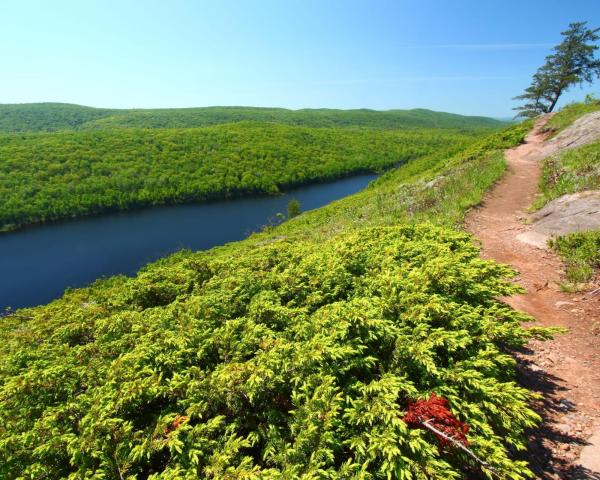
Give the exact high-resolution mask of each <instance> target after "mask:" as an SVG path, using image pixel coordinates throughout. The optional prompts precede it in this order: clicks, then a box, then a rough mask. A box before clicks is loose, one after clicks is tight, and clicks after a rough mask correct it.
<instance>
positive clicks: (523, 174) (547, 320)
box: [466, 117, 600, 480]
mask: <svg viewBox="0 0 600 480" xmlns="http://www.w3.org/2000/svg"><path fill="white" fill-rule="evenodd" d="M547 119H548V118H547V117H545V118H542V119H540V120H539V121H538V122H537V124H536V126H535V127H534V129H533V130H532V132H531V133H530V134H529V135H528V137H527V139H526V142H525V143H524V144H522V145H520V146H518V147H516V148H513V149H510V150H508V151H506V154H505V155H506V160H507V162H508V172H507V174H506V175H505V176H504V178H503V179H502V181H501V182H500V183H498V184H497V185H496V186H495V188H493V189H492V191H491V192H490V193H489V195H488V196H487V197H486V199H485V200H484V202H483V203H482V205H481V206H479V207H478V208H476V209H474V210H472V211H471V212H470V213H469V215H468V216H467V219H466V228H467V230H469V231H470V232H472V233H473V234H474V235H475V236H476V238H478V239H479V240H480V242H481V247H482V255H483V256H484V257H485V258H490V259H494V260H496V261H499V262H502V263H505V264H509V265H512V266H513V267H514V268H515V270H516V271H517V272H518V273H519V275H518V277H517V279H516V280H517V282H518V283H519V284H520V285H521V286H523V287H524V288H525V289H526V293H524V294H522V295H516V296H513V297H510V298H506V299H504V300H505V301H506V302H507V303H508V304H510V305H511V306H513V307H514V308H517V309H519V310H521V311H524V312H527V313H529V314H530V315H532V316H533V317H534V319H535V320H534V322H532V323H531V325H542V326H552V327H554V326H557V327H565V328H567V329H568V332H567V333H564V334H559V335H557V336H556V337H555V338H554V340H550V341H545V342H542V341H537V340H536V341H531V342H530V343H529V344H528V346H527V348H525V349H523V351H521V352H516V353H515V355H516V356H517V359H518V364H519V367H518V370H519V381H520V382H521V383H522V384H523V385H524V386H526V387H527V388H530V389H532V390H535V391H537V392H539V393H540V394H541V397H540V400H538V401H536V404H535V408H536V410H537V411H538V413H539V414H540V415H541V416H542V418H543V423H542V425H541V426H540V428H539V429H537V430H535V431H533V432H531V434H530V442H529V451H528V452H527V454H526V459H527V460H528V461H529V462H530V464H531V468H532V469H533V471H534V472H535V474H536V475H537V477H538V478H549V479H559V478H560V479H563V478H564V479H588V478H589V479H599V480H600V293H599V292H595V293H594V290H596V289H597V288H598V287H599V286H600V278H598V277H597V278H596V279H594V281H593V282H591V283H590V284H588V285H586V286H585V289H584V290H583V291H579V292H577V293H567V292H564V291H562V290H561V288H560V284H561V283H562V282H563V281H564V266H563V264H562V262H561V260H560V259H559V258H557V256H556V255H555V254H554V253H552V252H551V251H549V250H548V249H547V248H546V246H545V244H544V242H543V241H536V232H533V231H532V227H531V225H530V215H529V213H528V209H529V207H530V205H531V204H532V203H533V200H534V198H535V196H536V193H537V185H538V180H539V176H540V161H541V160H542V159H543V158H544V157H545V156H547V155H551V154H554V153H556V152H559V151H561V150H563V149H565V148H572V146H574V144H575V145H579V144H581V143H580V142H579V141H571V140H570V139H569V133H568V132H567V131H565V132H562V133H561V138H560V140H561V141H556V139H553V140H547V134H546V133H545V132H544V131H543V126H544V124H545V122H546V121H547ZM593 120H596V119H593ZM580 124H583V125H584V126H585V128H587V129H588V130H589V128H588V127H589V121H586V120H584V121H582V122H580ZM573 127H575V128H572V129H570V130H571V132H572V137H573V138H575V139H580V138H581V137H582V135H581V132H580V131H578V130H577V125H575V124H574V125H573ZM594 133H595V134H594V135H589V134H588V132H587V131H586V136H587V137H588V138H591V139H594V138H597V136H598V135H597V134H600V128H597V127H596V131H595V132H594ZM589 141H591V140H589Z"/></svg>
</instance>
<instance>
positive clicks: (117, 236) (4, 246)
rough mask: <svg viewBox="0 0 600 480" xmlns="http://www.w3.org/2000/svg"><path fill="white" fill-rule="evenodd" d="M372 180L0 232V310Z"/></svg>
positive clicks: (218, 240)
mask: <svg viewBox="0 0 600 480" xmlns="http://www.w3.org/2000/svg"><path fill="white" fill-rule="evenodd" d="M374 178H375V175H359V176H355V177H349V178H343V179H340V180H337V181H334V182H330V183H323V184H318V185H311V186H306V187H302V188H298V189H295V190H291V191H290V192H288V193H286V194H285V195H281V196H277V197H255V198H240V199H234V200H227V201H220V202H214V203H207V204H203V205H177V206H169V207H158V208H152V209H147V210H136V211H131V212H123V213H115V214H109V215H102V216H98V217H90V218H84V219H81V220H75V221H70V222H65V223H56V224H50V225H43V226H39V227H33V228H28V229H25V230H21V231H16V232H12V233H5V234H0V272H1V275H0V312H1V311H2V310H4V309H5V308H7V307H9V306H10V307H12V308H19V307H25V306H33V305H39V304H42V303H47V302H48V301H50V300H52V299H54V298H57V297H59V296H61V294H62V293H63V292H64V290H65V288H67V287H81V286H85V285H87V284H89V283H90V282H92V281H93V280H95V279H97V278H99V277H104V276H111V275H115V274H119V273H124V274H126V275H132V274H134V273H135V272H136V271H137V270H138V269H139V268H140V267H141V266H143V265H145V264H146V263H148V262H151V261H153V260H156V259H158V258H160V257H162V256H165V255H167V254H169V253H172V252H175V251H177V250H180V249H182V248H190V249H192V250H203V249H207V248H211V247H214V246H216V245H222V244H224V243H227V242H232V241H234V240H240V239H242V238H244V237H246V236H247V235H248V234H249V233H250V232H252V231H256V230H258V229H259V228H260V227H261V226H264V225H265V224H267V223H268V221H269V219H270V218H273V217H274V216H275V215H276V214H277V213H278V212H282V213H284V212H285V211H286V209H287V203H288V202H289V201H290V199H292V198H295V199H297V200H299V201H300V204H301V207H302V210H303V211H305V210H310V209H313V208H317V207H320V206H322V205H325V204H327V203H329V202H331V201H333V200H336V199H338V198H342V197H345V196H347V195H350V194H352V193H355V192H357V191H359V190H362V189H363V188H364V187H365V186H366V185H367V184H368V183H369V182H370V181H371V180H373V179H374Z"/></svg>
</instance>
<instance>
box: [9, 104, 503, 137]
mask: <svg viewBox="0 0 600 480" xmlns="http://www.w3.org/2000/svg"><path fill="white" fill-rule="evenodd" d="M247 120H252V121H259V122H271V123H279V124H285V125H300V126H306V127H360V128H372V129H398V128H453V129H456V128H480V127H499V126H501V125H502V124H503V123H502V122H501V121H499V120H495V119H492V118H487V117H476V116H464V115H456V114H452V113H445V112H434V111H431V110H426V109H413V110H387V111H378V110H367V109H360V110H333V109H303V110H287V109H283V108H258V107H204V108H165V109H144V110H126V109H123V110H117V109H104V108H92V107H85V106H80V105H71V104H66V103H30V104H0V132H5V133H12V132H37V131H58V130H87V129H113V128H190V127H202V126H208V125H217V124H223V123H231V122H239V121H247Z"/></svg>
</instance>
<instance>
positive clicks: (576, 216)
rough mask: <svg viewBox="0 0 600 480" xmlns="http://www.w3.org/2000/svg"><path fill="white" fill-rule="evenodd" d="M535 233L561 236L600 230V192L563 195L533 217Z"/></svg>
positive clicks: (590, 191)
mask: <svg viewBox="0 0 600 480" xmlns="http://www.w3.org/2000/svg"><path fill="white" fill-rule="evenodd" d="M531 219H532V220H533V231H535V232H538V233H540V234H542V235H551V236H560V235H567V234H569V233H573V232H587V231H590V230H599V229H600V191H598V190H588V191H586V192H579V193H573V194H571V195H563V196H562V197H560V198H557V199H556V200H552V201H551V202H550V203H548V204H547V205H546V206H545V207H544V208H542V209H541V210H538V211H537V212H535V213H533V214H532V215H531Z"/></svg>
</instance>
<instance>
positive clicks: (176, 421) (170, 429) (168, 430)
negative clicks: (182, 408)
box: [165, 415, 189, 435]
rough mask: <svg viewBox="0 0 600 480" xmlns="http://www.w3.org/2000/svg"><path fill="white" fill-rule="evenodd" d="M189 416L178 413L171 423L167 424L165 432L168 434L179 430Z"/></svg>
mask: <svg viewBox="0 0 600 480" xmlns="http://www.w3.org/2000/svg"><path fill="white" fill-rule="evenodd" d="M188 418H189V417H186V416H185V415H177V416H176V417H175V419H174V420H173V421H172V422H171V425H167V426H166V428H165V434H167V435H168V434H169V433H171V432H174V431H175V430H177V429H178V428H179V427H180V426H181V425H182V424H183V422H185V421H186V420H187V419H188Z"/></svg>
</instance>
